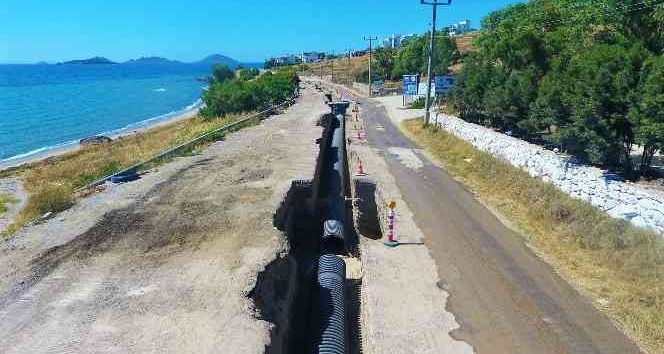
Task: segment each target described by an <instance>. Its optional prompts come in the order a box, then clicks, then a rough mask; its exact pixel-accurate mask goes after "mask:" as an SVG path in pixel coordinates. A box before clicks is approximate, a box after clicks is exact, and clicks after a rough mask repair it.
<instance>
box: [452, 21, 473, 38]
mask: <svg viewBox="0 0 664 354" xmlns="http://www.w3.org/2000/svg"><path fill="white" fill-rule="evenodd" d="M446 29H447V33H448V34H449V35H450V37H454V36H460V35H462V34H465V33H468V32H470V31H472V30H473V29H472V27H470V20H468V19H466V20H463V21H459V22H457V23H455V24H453V25H450V26H448V27H447V28H446Z"/></svg>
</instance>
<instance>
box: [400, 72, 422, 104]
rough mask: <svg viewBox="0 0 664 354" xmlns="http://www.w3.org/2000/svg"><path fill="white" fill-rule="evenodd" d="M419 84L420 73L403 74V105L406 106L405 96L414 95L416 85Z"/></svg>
mask: <svg viewBox="0 0 664 354" xmlns="http://www.w3.org/2000/svg"><path fill="white" fill-rule="evenodd" d="M419 84H420V75H404V76H403V84H402V87H403V105H404V107H405V106H406V96H416V95H417V87H418V86H419Z"/></svg>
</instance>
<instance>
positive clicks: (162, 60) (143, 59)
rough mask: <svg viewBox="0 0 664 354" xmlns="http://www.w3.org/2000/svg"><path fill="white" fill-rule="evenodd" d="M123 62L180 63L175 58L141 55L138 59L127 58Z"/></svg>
mask: <svg viewBox="0 0 664 354" xmlns="http://www.w3.org/2000/svg"><path fill="white" fill-rule="evenodd" d="M123 64H131V65H167V64H182V62H179V61H177V60H170V59H166V58H162V57H141V58H138V59H131V60H127V61H126V62H124V63H123Z"/></svg>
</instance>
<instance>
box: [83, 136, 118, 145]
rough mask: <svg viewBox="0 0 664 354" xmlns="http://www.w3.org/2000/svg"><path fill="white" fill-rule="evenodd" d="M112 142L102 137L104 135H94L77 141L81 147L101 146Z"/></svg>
mask: <svg viewBox="0 0 664 354" xmlns="http://www.w3.org/2000/svg"><path fill="white" fill-rule="evenodd" d="M111 141H113V139H111V138H109V137H107V136H104V135H95V136H89V137H87V138H83V139H81V140H80V141H79V144H81V145H101V144H107V143H110V142H111Z"/></svg>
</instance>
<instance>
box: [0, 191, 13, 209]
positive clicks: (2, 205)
mask: <svg viewBox="0 0 664 354" xmlns="http://www.w3.org/2000/svg"><path fill="white" fill-rule="evenodd" d="M16 202H17V200H16V198H14V197H12V196H11V195H8V194H3V193H0V214H2V213H4V212H6V211H7V210H8V208H9V207H8V206H7V204H10V203H16Z"/></svg>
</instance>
